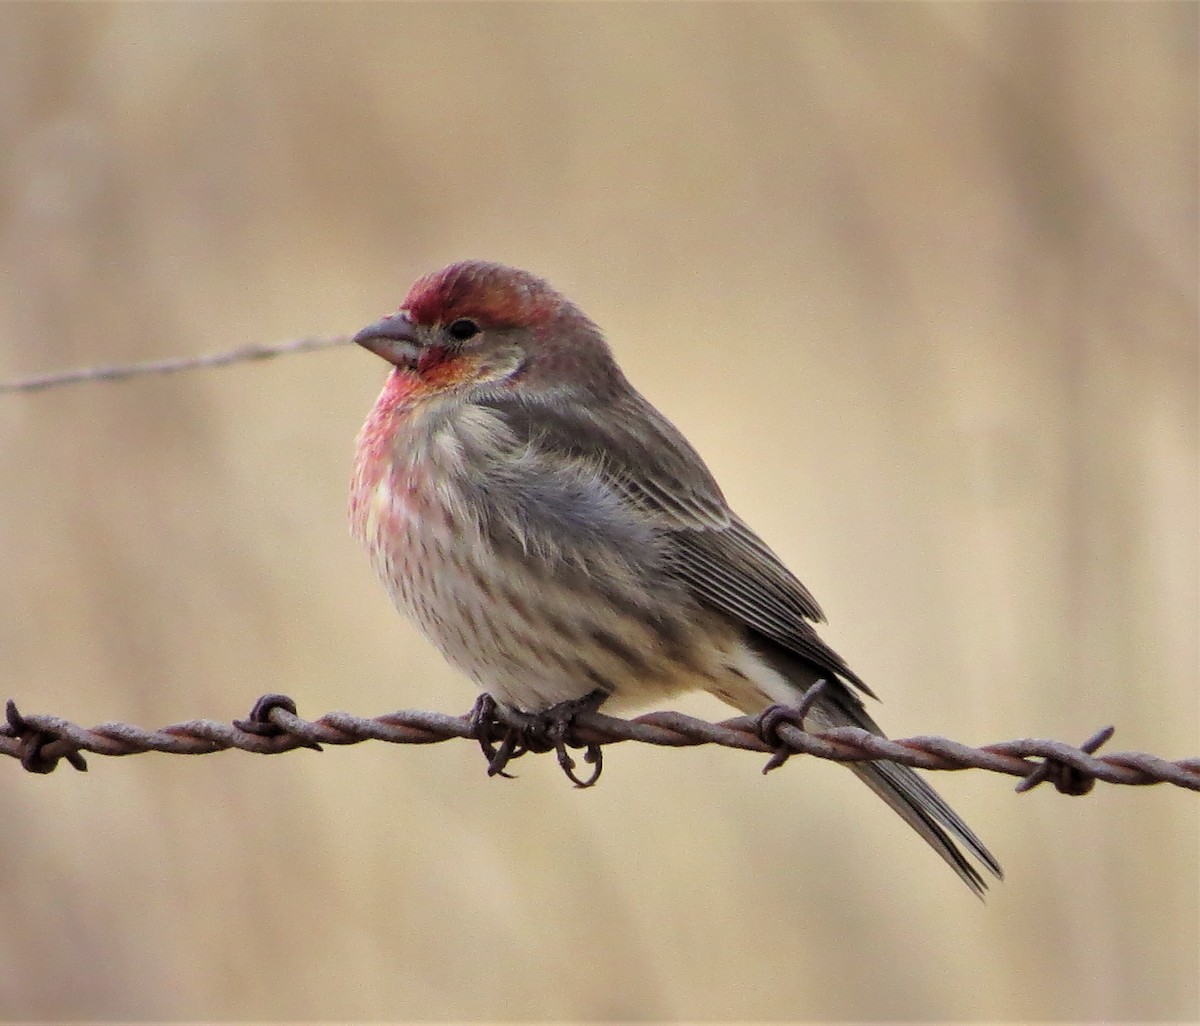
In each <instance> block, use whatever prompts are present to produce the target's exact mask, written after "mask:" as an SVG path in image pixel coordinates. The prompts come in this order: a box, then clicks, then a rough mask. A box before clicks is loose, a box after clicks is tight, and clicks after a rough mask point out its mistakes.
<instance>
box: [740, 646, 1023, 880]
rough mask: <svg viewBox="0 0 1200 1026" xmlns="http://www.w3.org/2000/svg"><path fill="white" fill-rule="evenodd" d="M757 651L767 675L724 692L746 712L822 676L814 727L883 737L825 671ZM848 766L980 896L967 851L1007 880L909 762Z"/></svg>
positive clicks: (796, 692) (791, 697) (795, 695)
mask: <svg viewBox="0 0 1200 1026" xmlns="http://www.w3.org/2000/svg"><path fill="white" fill-rule="evenodd" d="M753 652H754V655H755V656H757V657H758V658H759V659H761V660H762V662H763V663H765V664H766V668H768V674H767V675H766V676H764V675H761V674H759V673H754V672H751V673H749V674H746V677H747V678H749V679H752V680H753V682H754V684H755V685H757V687H752V688H750V689H749V690H746V691H742V692H740V693H735V694H730V693H728V692H726V693H725V694H723V695H722V696H721V697H723V698H725V699H726V700H727V701H728V700H732V701H733V702H734V704H736V705H737V706H739V707H740V708H741V709H742V710H743V711H745V712H747V713H752V714H753V713H757V712H761V711H762V709H763V707H764V705H765V704H767V703H770V702H784V703H786V704H793V705H794V704H795V703H796V702H797V701H798V700H799V697H800V695H802V694H803V693H804V691H805V690H807V688H809V687H811V686H812V684H814V683H815V682H816V681H817V680H818V679H821V678H824V679H825V680H826V681H827V686H826V689H825V691H824V692H823V693H822V694H821V696H820V697H819V698H818V699H817V702H816V704H815V705H814V706H813V709H812V711H811V712H810V713H809V720H810V722H811V723H812V725H813V727H814V728H815V729H817V730H820V729H823V728H826V727H845V726H850V727H861V728H862V729H864V730H869V731H870V732H871V733H872V734H877V735H879V736H880V737H884V736H885V735H884V733H883V731H882V730H880V729H879V725H878V724H877V723H876V722H875V721H874V720H873V719H871V717H870V716H869V715H868V714H867V711H866V709H865V708H863V704H862V702H861V701H859V699H858V696H857V695H854V694H853V693H851V691H850V689H849V688H847V687H846V686H845V685H844V684H843V683H842V682H841V681H840V680H838V679H837V678H836V677H833V675H832V674H829V673H822V672H820V671H819V670H818V669H817V668H816V667H814V666H812V665H811V664H809V663H807V662H806V661H805V660H803V659H800V658H797V657H796V656H795V655H793V654H792V653H790V652H786V651H784V650H782V649H780V648H778V647H776V646H774V645H769V646H763V647H760V646H759V645H754V646H753ZM850 768H851V769H852V770H854V772H855V773H856V774H857V775H858V777H859V779H861V780H862V781H863V783H865V784H866V785H867V786H868V787H869V788H870V789H871V790H872V791H874V792H875V793H876V794H877V795H879V797H880V798H882V799H883V800H884V801H885V802H887V804H888V805H889V806H890V807H891V808H892V809H894V810H895V811H896V813H897V814H898V815H899V816H900V818H901V819H903V820H904V822H906V823H907V824H908V825H909V826H911V827H912V828H913V830H915V831H916V832H917V833H918V834H920V835H921V837H923V838H924V839H925V842H926V843H927V844H928V845H929V846H930V847H931V848H932V849H933V850H934V851H936V852H937V853H938V854H939V855H940V856H941V857H942V858H943V859H945V860H946V862H947V863H948V864H949V866H950V868H951V869H953V870H954V871H955V872H956V873H957V874H958V875H959V876H960V877H961V878H962V880H963V882H964V883H966V885H967V886H968V887H970V888H971V890H972V891H974V892H975V894H977V895H978V896H979V897H981V898H982V897H983V894H984V892H985V891H986V890H987V881H986V880H985V879H984V877H983V875H982V874H981V873H980V872H979V870H978V869H977V868H976V866H975V864H974V863H973V862H972V861H971V860H970V859H969V858H968V857H967V854H969V855H970V856H971V857H972V858H974V859H975V860H976V861H977V862H978V863H979V864H980V865H981V866H983V867H984V868H985V869H986V870H987V871H988V872H989V873H991V874H992V875H993V876H995V877H996V879H998V880H1002V879H1004V871H1003V870H1002V869H1001V868H1000V863H999V862H997V861H996V857H995V856H994V855H993V854H992V853H991V852H990V851H988V850H987V847H986V846H985V845H984V843H983V842H982V841H981V840H980V839H979V838H978V837H976V836H975V833H974V832H973V831H972V830H971V828H970V827H969V826H967V824H966V823H964V822H963V821H962V819H961V818H960V817H959V815H958V813H956V812H955V811H954V810H953V809H952V808H950V806H949V805H948V804H946V801H945V799H944V798H942V796H941V795H939V794H938V793H937V792H936V791H935V790H934V789H933V788H932V787H930V786H929V784H927V783H926V782H925V781H924V780H923V779H922V778H921V777H919V776H918V775H917V774H916V773H915V772H914V771H913V770H912V769H910V768H909V767H908V766H902V765H900V764H899V763H895V762H856V763H851V764H850ZM959 844H961V845H962V847H961V848H960V847H959ZM964 848H965V849H966V853H964V851H963V849H964Z"/></svg>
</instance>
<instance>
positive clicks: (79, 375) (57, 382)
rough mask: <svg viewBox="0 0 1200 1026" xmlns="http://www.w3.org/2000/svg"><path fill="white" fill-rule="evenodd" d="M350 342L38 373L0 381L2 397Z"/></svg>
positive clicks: (298, 343) (320, 341) (308, 342)
mask: <svg viewBox="0 0 1200 1026" xmlns="http://www.w3.org/2000/svg"><path fill="white" fill-rule="evenodd" d="M349 343H350V336H348V335H336V336H333V337H331V338H298V339H292V340H291V341H288V342H280V343H277V344H275V345H253V346H242V347H241V348H240V349H231V350H228V351H227V352H224V353H208V354H206V355H204V356H176V357H170V358H168V359H165V360H151V361H149V362H148V363H126V364H110V365H108V366H101V367H76V368H74V369H73V370H68V371H59V372H57V373H54V374H38V375H34V376H33V377H28V378H18V379H15V380H13V381H0V395H5V394H7V393H15V392H42V391H45V390H46V389H50V388H60V387H62V386H63V385H77V384H80V383H82V382H85V381H126V380H128V379H129V378H137V377H142V376H143V375H146V374H159V375H161V374H177V373H179V372H180V371H188V370H200V369H202V368H207V367H224V366H227V365H229V364H234V363H245V362H246V361H248V360H266V359H270V358H272V357H275V356H286V355H290V354H292V353H308V352H313V351H314V350H318V349H331V348H333V347H334V346H343V345H348V344H349Z"/></svg>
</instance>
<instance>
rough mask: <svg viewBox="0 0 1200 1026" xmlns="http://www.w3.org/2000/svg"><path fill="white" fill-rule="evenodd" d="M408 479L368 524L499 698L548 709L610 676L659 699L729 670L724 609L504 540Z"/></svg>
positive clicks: (439, 636)
mask: <svg viewBox="0 0 1200 1026" xmlns="http://www.w3.org/2000/svg"><path fill="white" fill-rule="evenodd" d="M396 484H397V482H396V481H395V480H394V479H393V481H392V482H391V483H390V484H389V485H388V486H387V487H386V488H384V487H381V488H380V490H379V492H378V493H377V496H376V500H377V503H376V506H375V511H374V513H373V515H372V517H371V518H370V519H371V520H372V521H375V522H374V523H373V524H370V525H368V526H370V527H373V528H374V529H373V530H369V531H368V532H367V539H365V540H367V541H368V548H369V550H370V553H371V558H372V561H373V563H374V564H375V569H376V571H377V572H378V574H379V576H380V577H381V578H382V580H383V581H384V583H385V584H386V585H387V587H388V589H389V591H390V592H391V594H392V598H393V600H394V601H395V603H396V605H397V607H398V608H399V609H400V610H401V611H402V612H404V613H405V614H407V615H408V616H409V617H410V618H411V619H412V620H413V621H415V622H416V623H417V625H418V626H419V627H420V628H421V630H422V631H423V632H424V633H425V634H426V635H427V636H428V637H429V639H430V640H431V641H432V642H433V643H434V645H436V646H437V648H438V649H439V650H440V651H441V652H442V654H443V655H444V656H445V658H446V659H447V660H448V661H449V662H450V663H451V664H453V665H454V666H456V667H457V668H459V669H460V670H461V671H463V672H464V673H466V674H467V675H468V676H469V677H471V678H472V679H473V680H474V681H475V683H476V684H477V685H478V686H479V687H480V688H481V689H482V690H485V691H487V692H489V693H490V694H491V695H492V696H493V697H494V698H496V699H497V700H498V701H500V702H503V703H505V704H507V705H511V706H514V707H517V708H520V709H525V710H528V711H537V710H540V709H544V708H547V707H549V706H551V705H555V704H557V703H559V702H563V701H568V700H570V699H574V698H581V697H582V696H584V695H586V694H589V693H590V692H592V691H595V690H596V689H597V688H599V689H602V690H604V691H606V692H608V693H610V694H611V695H612V696H613V698H614V699H616V700H617V702H618V703H619V704H621V705H624V704H628V703H648V702H653V701H655V700H660V699H662V698H664V697H666V696H668V695H671V694H675V693H678V692H681V691H686V690H691V689H702V688H708V687H710V685H711V683H712V681H713V680H714V679H715V678H717V677H719V676H722V675H723V674H724V672H725V666H726V664H727V662H728V652H729V650H730V649H731V648H732V645H733V639H732V637H731V632H730V630H729V628H728V626H727V625H726V624H725V623H724V621H722V620H721V619H720V618H718V617H711V618H710V617H708V616H707V615H706V614H704V613H703V612H701V611H698V610H696V609H695V608H687V609H674V610H672V609H671V608H670V603H669V602H666V603H664V602H663V601H661V600H662V598H663V597H664V596H661V595H660V596H655V595H653V594H649V593H646V592H638V591H637V590H636V589H635V590H634V591H632V592H631V591H628V590H622V589H621V588H619V587H617V586H614V585H612V584H606V583H605V582H603V581H597V580H591V579H588V578H586V577H584V578H581V577H580V576H579V575H570V574H555V573H552V572H550V571H549V568H548V567H547V566H546V565H545V564H544V563H542V562H540V561H539V560H538V559H536V558H534V557H528V558H522V557H521V554H520V553H519V552H518V553H517V554H514V553H512V552H499V551H497V550H496V547H495V546H493V545H492V544H491V543H490V542H489V541H488V540H487V539H485V538H484V537H482V536H481V534H480V533H479V531H478V530H477V529H475V528H474V526H473V525H471V524H469V523H466V522H463V521H461V520H460V519H459V518H458V517H456V516H455V514H454V510H453V507H452V506H451V505H449V504H447V505H440V504H438V503H436V502H431V501H429V500H430V497H429V495H428V493H427V492H423V493H420V494H418V493H416V492H414V491H410V490H408V489H405V488H402V487H400V488H398V487H396ZM663 607H665V608H663Z"/></svg>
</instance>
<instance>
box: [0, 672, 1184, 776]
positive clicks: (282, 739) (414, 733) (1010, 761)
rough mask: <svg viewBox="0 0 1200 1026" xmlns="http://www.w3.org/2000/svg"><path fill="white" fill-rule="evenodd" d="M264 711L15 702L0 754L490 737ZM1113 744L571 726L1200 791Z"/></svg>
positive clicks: (393, 717) (595, 718) (579, 738)
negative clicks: (1102, 750)
mask: <svg viewBox="0 0 1200 1026" xmlns="http://www.w3.org/2000/svg"><path fill="white" fill-rule="evenodd" d="M258 710H264V712H263V713H262V715H261V717H260V718H259V719H258V720H248V721H234V722H233V723H221V722H217V721H214V720H189V721H187V722H184V723H175V724H171V725H170V726H166V727H161V728H159V729H157V730H147V729H144V728H142V727H137V726H134V725H132V724H128V723H101V724H98V725H97V726H95V727H91V728H86V727H81V726H79V725H78V724H75V723H71V722H70V721H68V720H65V719H62V718H61V717H58V716H46V715H32V716H26V715H22V714H21V713H19V712H18V711H17V707H16V704H15V703H14V702H13V701H12V700H9V702H8V705H7V718H8V722H7V724H4V725H0V752H2V753H3V754H5V755H9V756H12V757H14V758H16V759H19V760H21V763H22V765H23V766H24V767H25V768H26V769H28V770H30V771H31V772H39V773H48V772H50V771H51V770H52V769H53V768H54V767H55V765H57V763H58V761H59V760H60V759H64V758H65V759H68V761H70V762H71V764H72V765H74V766H75V768H76V769H80V770H83V769H86V768H87V767H86V764H85V763H84V761H83V758H82V756H81V755H80V754H79V753H81V752H91V753H94V754H96V755H112V756H118V755H135V754H139V753H141V752H163V753H168V754H172V755H209V754H212V753H215V752H220V751H225V750H227V749H231V748H236V749H239V750H241V751H245V752H252V753H255V754H259V755H277V754H280V753H283V752H289V751H292V750H294V749H297V748H315V749H317V750H320V746H321V745H353V744H359V743H361V742H363V741H386V742H389V743H391V744H437V743H439V742H443V741H450V740H454V739H456V738H466V739H472V740H475V741H479V740H480V737H481V735H480V733H479V727H478V725H477V723H476V722H474V720H473V717H472V716H471V715H467V716H451V715H447V714H444V713H436V712H426V711H420V710H402V711H399V712H393V713H387V714H385V715H382V716H375V717H360V716H353V715H351V714H350V713H345V712H330V713H326V714H325V715H324V716H322V717H321V718H320V719H318V720H305V719H303V718H301V717H300V716H298V715H297V714H296V711H295V705H294V703H292V702H291V700H290V699H287V698H285V697H284V696H278V695H272V696H264V698H263V699H260V701H259V703H258V705H256V712H257V711H258ZM509 715H510V714H509V713H508V712H507V711H505V710H502V709H501V710H498V716H499V719H500V720H501V721H502V722H508V720H507V719H506V717H507V716H509ZM1111 736H1112V728H1111V727H1109V728H1105V729H1104V730H1102V731H1098V732H1097V734H1096V735H1094V736H1093V737H1092V738H1090V739H1089V741H1088V742H1087V743H1085V746H1084V747H1081V748H1076V747H1074V746H1072V745H1068V744H1066V743H1064V742H1062V741H1052V740H1045V739H1039V738H1025V739H1018V740H1013V741H1000V742H997V743H995V744H989V745H983V746H981V747H978V748H974V747H971V746H969V745H965V744H961V743H960V742H957V741H951V740H950V739H948V738H944V737H938V736H919V737H910V738H902V739H893V740H889V739H887V738H881V737H877V736H875V735H874V734H871V733H869V732H868V731H866V730H862V729H860V728H858V727H836V728H832V729H829V730H822V731H819V732H809V731H806V730H802V729H800V728H799V727H797V726H796V725H795V724H794V723H792V722H783V723H779V724H777V725H776V726H775V727H774V728H773V734H772V736H771V737H770V738H767V739H764V736H763V735H762V732H761V728H760V723H759V720H758V719H756V718H754V717H748V716H739V717H736V718H734V719H729V720H724V721H722V722H719V723H710V722H708V721H706V720H700V719H696V718H694V717H691V716H686V715H684V714H682V713H678V712H655V713H648V714H646V715H644V716H638V717H636V718H634V719H630V720H624V719H618V718H616V717H612V716H606V715H604V714H602V713H598V712H583V713H580V714H579V715H577V716H576V717H574V719H573V720H572V723H571V734H570V737H569V740H568V744H570V745H571V746H573V747H585V746H599V745H607V744H614V743H617V742H621V741H640V742H642V743H643V744H652V745H661V746H666V747H670V748H686V747H692V746H696V745H706V744H714V745H720V746H722V747H725V748H736V749H741V750H743V751H751V752H759V753H776V755H777V754H778V753H779V751H780V747H781V746H782V748H784V749H786V752H787V753H788V754H794V755H812V756H816V757H817V758H819V759H829V760H832V761H835V762H869V761H872V760H877V759H882V760H887V761H890V762H897V763H902V764H903V765H906V766H912V767H914V768H916V769H924V770H965V769H982V770H988V771H990V772H993V773H1003V774H1008V775H1010V776H1015V777H1021V778H1022V781H1023V782H1025V781H1030V782H1031V783H1037V782H1040V779H1041V778H1042V777H1045V776H1047V775H1048V776H1049V777H1050V778H1051V779H1052V780H1053V781H1054V782H1055V785H1056V786H1058V787H1059V789H1060V790H1064V791H1066V793H1073V794H1074V793H1084V792H1086V791H1087V790H1090V787H1091V783H1092V782H1094V781H1096V780H1102V781H1104V782H1105V783H1109V784H1125V785H1135V786H1137V785H1148V784H1164V783H1165V784H1174V785H1175V786H1176V787H1182V788H1186V789H1188V790H1191V791H1200V758H1190V759H1180V760H1176V761H1171V760H1168V759H1163V758H1160V757H1159V756H1156V755H1151V754H1148V753H1146V752H1115V753H1109V754H1106V755H1101V756H1095V755H1092V754H1090V752H1089V751H1088V750H1087V749H1088V748H1091V749H1093V750H1094V748H1095V747H1098V746H1099V745H1100V744H1102V743H1103V742H1104V741H1106V740H1107V739H1108V738H1109V737H1111ZM527 750H528V749H527ZM560 761H561V757H560ZM1051 767H1058V768H1060V769H1065V770H1067V771H1068V776H1070V777H1071V778H1072V780H1071V781H1070V782H1069V783H1067V784H1066V786H1064V785H1063V783H1062V782H1061V781H1060V780H1059V779H1058V778H1057V777H1056V775H1055V773H1053V772H1050V768H1051ZM572 779H574V778H573V777H572ZM1022 789H1027V788H1022V786H1021V785H1018V790H1022Z"/></svg>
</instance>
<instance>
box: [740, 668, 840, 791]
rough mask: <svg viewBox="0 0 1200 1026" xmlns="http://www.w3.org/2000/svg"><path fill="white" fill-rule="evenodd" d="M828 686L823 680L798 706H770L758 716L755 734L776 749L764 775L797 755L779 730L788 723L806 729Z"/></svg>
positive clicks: (814, 685)
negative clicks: (811, 714) (808, 718)
mask: <svg viewBox="0 0 1200 1026" xmlns="http://www.w3.org/2000/svg"><path fill="white" fill-rule="evenodd" d="M826 686H827V682H826V680H825V679H824V678H822V679H821V680H819V681H817V682H816V683H815V684H813V686H812V687H810V688H809V689H808V690H807V691H806V692H804V695H803V697H802V698H801V699H800V702H799V704H798V705H794V706H793V705H769V706H767V707H766V708H765V709H764V710H763V711H762V712H761V713H759V714H758V718H757V719H756V720H755V721H754V730H755V733H757V734H758V737H759V739H760V740H761V741H762V742H763V744H765V745H768V746H770V747H771V748H773V749H774V752H773V753H772V754H771V758H770V759H768V760H767V764H766V765H765V766H764V767H763V773H770V772H771V770H774V769H779V767H780V766H782V765H783V764H784V763H785V762H787V761H788V759H790V758H791V757H792V756H793V755H795V754H796V753H795V752H793V751H792V749H791V748H790V747H789V746H788V744H787V742H786V741H784V740H783V738H781V737H780V736H779V728H780V727H781V726H783V725H784V724H785V723H788V724H791V725H792V726H793V727H796V728H798V729H799V730H804V729H806V728H805V726H804V720H805V718H806V717H807V716H808V714H809V713H810V712H811V711H812V707H813V705H814V704H815V703H816V701H817V699H818V698H820V697H821V692H823V691H824V690H825V688H826Z"/></svg>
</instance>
